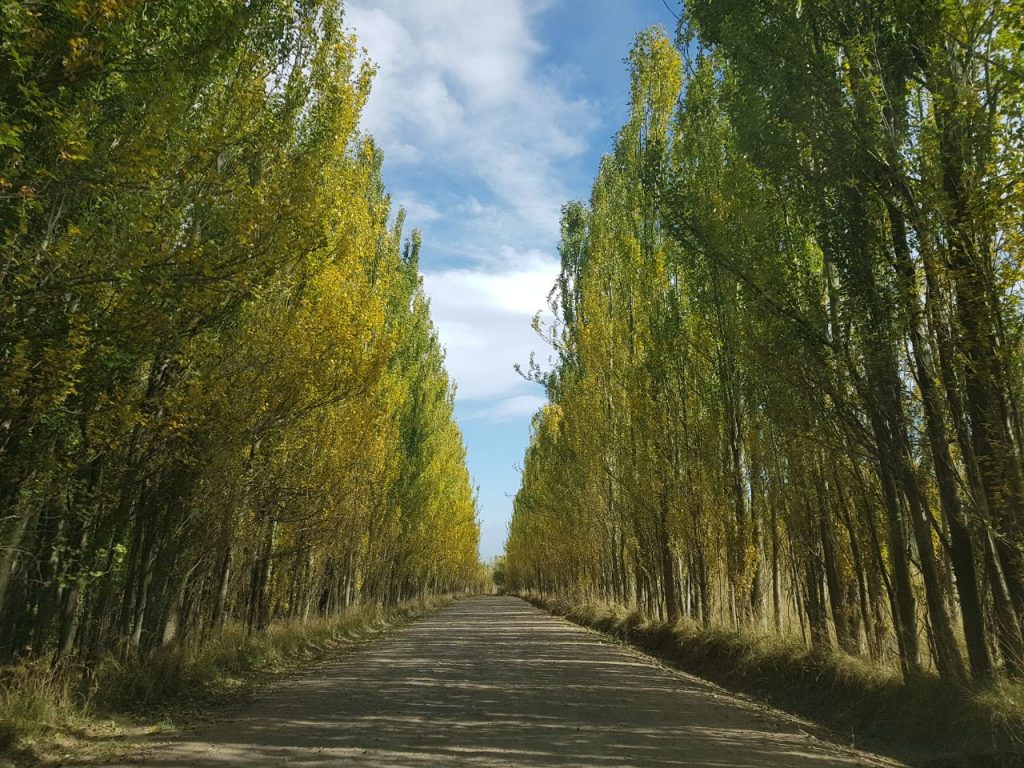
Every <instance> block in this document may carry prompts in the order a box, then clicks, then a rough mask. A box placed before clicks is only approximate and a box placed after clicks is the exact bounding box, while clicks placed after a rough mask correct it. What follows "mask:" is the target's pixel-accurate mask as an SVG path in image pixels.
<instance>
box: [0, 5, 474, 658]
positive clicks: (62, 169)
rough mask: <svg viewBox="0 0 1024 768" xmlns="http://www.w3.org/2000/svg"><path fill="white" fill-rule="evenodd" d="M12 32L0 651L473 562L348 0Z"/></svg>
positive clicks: (95, 647)
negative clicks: (366, 118)
mask: <svg viewBox="0 0 1024 768" xmlns="http://www.w3.org/2000/svg"><path fill="white" fill-rule="evenodd" d="M0 30H2V34H0V200H2V207H0V233H2V238H3V250H2V255H0V302H2V303H0V316H2V319H0V656H2V657H6V658H12V657H24V656H25V655H45V654H52V655H56V656H57V657H62V656H66V655H69V654H74V655H78V656H79V657H83V658H92V657H95V656H97V655H100V654H104V653H108V652H117V653H121V654H124V655H130V656H137V655H139V654H143V655H144V654H147V653H149V652H152V651H153V650H154V649H157V648H160V647H161V646H167V645H169V644H179V645H180V644H182V643H200V642H202V641H203V640H204V639H205V638H207V637H210V636H211V635H213V634H216V633H217V632H218V631H219V630H220V628H221V627H222V625H223V624H224V623H225V622H226V621H228V620H237V621H241V622H244V624H245V626H246V627H247V629H248V630H249V631H260V630H262V629H264V628H265V627H266V626H267V624H268V622H270V621H271V620H272V619H274V618H278V617H288V618H297V619H305V618H306V617H307V616H310V615H311V614H320V615H330V614H332V613H334V612H337V611H339V610H341V609H342V608H344V607H345V606H348V605H350V604H352V603H355V602H357V601H361V602H373V603H391V602H395V601H399V600H402V599H406V598H412V597H415V596H418V595H423V594H425V593H439V592H444V591H446V590H454V589H461V588H464V587H465V586H467V585H468V584H470V583H471V582H472V581H473V580H474V579H475V578H477V570H478V564H477V541H478V535H479V534H478V526H477V522H476V502H475V498H474V495H473V491H472V488H471V485H470V479H469V476H468V473H467V470H466V466H465V451H464V448H463V443H462V438H461V435H460V433H459V430H458V428H457V427H456V426H455V423H454V421H453V418H452V397H453V394H452V387H451V386H450V384H449V381H448V378H447V375H446V373H445V370H444V365H443V353H442V350H441V348H440V346H439V344H438V341H437V337H436V334H435V332H434V329H433V326H432V324H431V320H430V314H429V307H428V304H427V301H426V299H425V297H424V295H423V292H422V289H421V286H420V278H419V274H418V265H417V260H418V254H419V249H420V241H419V237H418V235H417V234H416V233H413V235H412V236H411V238H409V239H407V240H405V241H404V243H403V234H402V222H403V215H402V213H401V212H399V213H398V214H397V215H396V216H394V217H392V211H391V206H390V201H389V198H388V196H387V194H386V192H385V190H384V188H383V185H382V182H381V174H380V164H381V158H380V153H379V151H378V150H377V148H376V147H375V146H374V144H373V142H372V140H371V139H369V138H368V137H366V136H364V135H362V134H360V132H359V131H358V129H357V122H358V119H359V114H360V110H361V108H362V106H363V104H364V102H365V100H366V97H367V94H368V90H369V87H370V82H371V79H372V75H373V70H372V67H371V66H370V65H369V64H368V63H367V62H366V61H365V59H364V58H363V56H362V55H361V54H360V53H359V51H358V48H357V42H356V40H355V39H354V38H353V37H352V36H351V35H349V34H348V33H346V31H345V30H344V28H343V20H342V7H341V4H340V2H337V1H335V0H309V1H308V2H307V1H306V0H253V1H252V2H248V1H246V2H242V1H241V0H237V1H236V0H224V1H223V2H206V1H205V0H203V1H198V0H167V1H166V2H163V1H162V2H159V3H143V2H137V0H104V2H77V3H63V2H39V3H24V2H21V1H20V0H3V2H0ZM392 219H397V222H395V223H389V222H390V221H392Z"/></svg>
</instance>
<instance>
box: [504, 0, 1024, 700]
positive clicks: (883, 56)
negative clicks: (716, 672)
mask: <svg viewBox="0 0 1024 768" xmlns="http://www.w3.org/2000/svg"><path fill="white" fill-rule="evenodd" d="M685 5H686V13H685V15H684V18H683V21H682V22H681V24H680V28H679V30H678V34H677V42H678V45H679V51H678V52H676V51H674V50H673V48H672V46H671V45H670V43H669V41H668V38H667V36H666V35H665V34H664V33H663V32H661V31H658V30H656V29H654V30H648V31H645V32H643V33H641V34H639V35H638V36H637V39H636V43H635V46H634V48H633V51H632V53H631V54H630V56H629V59H628V64H629V66H630V71H631V75H632V85H631V90H630V95H631V109H630V114H629V119H628V121H627V122H626V124H625V125H624V126H623V128H622V129H621V130H620V132H619V134H618V135H617V137H616V142H615V146H614V150H613V152H612V153H611V154H609V155H608V156H606V157H605V158H604V159H603V161H602V164H601V167H600V170H599V172H598V175H597V178H596V180H595V183H594V187H593V190H592V193H591V198H590V201H589V204H588V205H583V204H582V203H571V204H570V205H568V206H566V208H565V209H564V210H563V222H562V243H561V248H560V253H561V257H562V273H561V275H560V277H559V279H558V282H557V283H556V286H555V290H554V291H553V292H552V310H553V312H554V314H555V316H556V318H557V320H556V322H555V324H554V326H553V327H552V328H551V329H545V335H546V336H547V337H549V338H550V339H552V341H553V342H554V346H555V348H556V350H557V352H558V364H557V366H556V368H555V370H553V371H550V372H542V371H539V372H535V378H536V379H537V380H538V381H540V382H542V383H544V384H545V385H546V387H547V391H548V396H549V400H550V403H549V404H548V405H546V406H545V407H544V408H543V409H542V410H541V411H540V412H539V413H538V414H537V415H536V417H535V419H534V424H533V435H532V440H531V444H530V446H529V448H528V449H527V453H526V458H525V462H524V470H523V483H522V487H521V489H520V491H519V493H518V494H517V496H516V500H515V506H514V515H513V519H512V523H511V526H510V533H509V540H508V544H507V549H506V552H507V573H508V584H509V588H510V589H512V590H520V589H529V590H537V591H540V592H542V593H545V594H553V595H562V596H568V597H571V598H573V599H586V600H601V601H607V602H613V603H616V604H619V605H622V606H626V607H627V608H628V609H629V610H631V611H640V612H641V613H642V614H643V615H645V616H647V617H660V618H663V619H668V620H670V621H674V620H675V619H677V618H679V617H681V616H686V617H690V618H692V619H695V620H696V621H698V622H699V623H700V624H702V625H703V626H705V627H708V628H710V627H715V626H724V627H730V628H732V629H734V630H740V629H751V628H757V629H764V628H767V627H769V626H770V627H771V628H772V629H773V630H774V631H775V632H776V633H777V634H778V635H780V636H782V637H784V638H790V637H792V636H797V635H798V636H799V637H800V639H801V644H802V645H804V646H809V647H810V648H811V649H813V650H814V651H816V652H822V653H824V652H827V651H831V650H833V649H834V648H836V647H838V648H839V649H840V650H841V651H842V652H844V653H845V654H846V655H848V656H851V657H858V658H861V657H863V658H867V659H870V660H871V661H873V662H875V663H880V664H888V663H890V661H893V662H898V664H899V667H900V669H901V671H902V673H903V676H904V677H905V678H906V679H907V680H908V681H909V680H915V679H918V678H920V677H921V675H922V673H924V672H928V671H934V672H935V673H937V675H938V676H939V677H940V678H941V679H942V680H943V681H944V682H945V683H948V684H951V685H954V686H959V685H979V686H983V685H986V684H989V683H990V682H991V681H992V680H993V679H998V678H1001V677H1002V678H1019V677H1020V676H1021V675H1022V674H1024V672H1022V670H1024V666H1022V664H1024V633H1022V630H1021V628H1022V627H1024V524H1022V521H1024V451H1022V450H1021V446H1022V445H1024V441H1022V439H1021V436H1022V435H1024V428H1022V422H1021V419H1020V415H1019V414H1020V402H1021V390H1020V382H1021V380H1022V379H1021V377H1020V375H1019V371H1020V370H1021V368H1020V366H1021V364H1022V362H1024V348H1022V339H1024V337H1022V335H1021V329H1022V315H1021V307H1020V303H1019V300H1018V296H1017V294H1018V293H1019V279H1018V277H1019V267H1020V260H1021V255H1022V252H1021V249H1020V242H1021V241H1020V238H1019V230H1020V221H1021V214H1022V210H1021V207H1020V200H1019V199H1018V196H1017V195H1016V193H1015V191H1011V190H1016V189H1017V187H1019V186H1020V185H1019V180H1020V178H1021V176H1020V174H1021V170H1022V166H1021V151H1022V149H1024V145H1022V143H1021V141H1022V138H1024V134H1022V133H1021V130H1020V127H1021V124H1020V120H1019V119H1017V117H1015V116H1017V115H1019V114H1020V111H1021V109H1022V104H1024V80H1022V79H1021V78H1019V77H1017V75H1018V74H1019V72H1020V68H1019V64H1020V55H1019V45H1018V42H1019V39H1020V38H1019V35H1020V29H1021V17H1020V15H1019V14H1018V15H1014V14H1013V13H1012V11H1010V10H1008V8H1007V6H1006V4H1005V3H996V2H991V1H990V0H978V1H977V2H974V1H973V0H972V2H966V3H958V4H949V3H941V2H937V3H922V4H917V5H914V6H913V7H911V6H907V5H905V4H899V3H870V4H863V3H849V2H843V0H836V1H835V2H831V1H829V2H813V3H807V2H805V3H798V4H796V5H795V7H794V4H793V3H791V2H781V1H780V2H767V3H756V4H752V3H744V2H733V0H700V1H699V2H692V3H686V4H685ZM1011 275H1012V276H1011Z"/></svg>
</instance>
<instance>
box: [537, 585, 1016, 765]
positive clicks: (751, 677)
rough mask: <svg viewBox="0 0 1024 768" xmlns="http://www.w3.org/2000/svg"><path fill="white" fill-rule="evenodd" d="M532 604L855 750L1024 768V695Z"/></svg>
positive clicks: (1008, 687)
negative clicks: (795, 718)
mask: <svg viewBox="0 0 1024 768" xmlns="http://www.w3.org/2000/svg"><path fill="white" fill-rule="evenodd" d="M520 597H523V598H524V599H526V600H528V601H529V602H531V603H533V604H534V605H537V606H539V607H541V608H544V609H545V610H547V611H549V612H551V613H554V614H556V615H559V616H563V617H565V618H567V619H569V620H570V621H572V622H574V623H576V624H580V625H582V626H586V627H590V628H592V629H595V630H597V631H599V632H602V633H604V634H606V635H610V636H611V637H614V638H616V639H618V640H620V641H622V642H625V643H627V644H629V645H631V646H634V647H636V648H639V649H641V650H643V651H645V652H647V653H649V654H651V655H652V656H655V657H657V658H659V659H662V660H664V661H666V662H668V663H669V664H671V665H672V666H674V667H677V668H679V669H682V670H684V671H687V672H691V673H693V674H696V675H698V676H700V677H703V678H706V679H708V680H712V681H714V682H716V683H718V684H720V685H722V686H724V687H725V688H727V689H730V690H733V691H737V692H741V693H744V694H748V695H751V696H753V697H756V698H758V699H761V700H763V701H766V702H768V703H770V704H772V705H774V706H776V707H778V708H780V709H783V710H785V711H788V712H791V713H793V714H796V715H799V716H801V717H803V718H805V719H807V720H810V721H812V722H816V723H820V724H822V725H825V726H827V727H828V728H829V730H831V731H832V733H833V735H834V737H835V738H837V739H841V740H842V741H844V742H845V743H847V744H851V745H853V746H864V747H868V748H872V749H876V750H879V751H886V752H889V753H890V754H892V755H893V756H895V757H898V758H900V759H902V760H906V761H908V762H910V763H911V764H913V765H926V766H929V767H930V768H931V767H934V768H939V767H940V766H941V767H943V768H946V767H948V768H954V767H956V768H959V767H960V766H972V767H973V766H979V767H980V766H986V767H990V766H999V767H1000V768H1003V767H1004V766H1022V765H1024V685H1021V684H1018V683H1010V682H1006V681H1002V682H999V683H995V684H992V685H990V686H985V687H980V688H977V689H971V690H965V689H961V688H956V687H953V686H949V685H945V684H943V683H941V682H940V681H939V679H938V678H937V677H936V676H934V675H927V674H925V675H921V676H920V677H919V678H916V679H914V680H912V681H907V682H905V681H904V680H903V678H902V675H901V674H900V672H899V670H897V669H894V668H891V667H886V666H880V665H876V664H872V663H870V662H868V661H867V660H865V659H860V658H854V657H851V656H847V655H845V654H841V653H827V654H826V653H820V652H814V651H811V650H809V649H807V648H806V646H804V644H803V643H802V642H801V641H800V640H799V638H785V637H778V636H770V635H764V634H754V633H749V632H738V631H734V630H728V629H721V628H710V629H708V628H704V627H703V626H701V625H700V624H698V623H696V622H693V621H686V620H684V621H680V622H677V623H675V624H669V623H667V622H662V621H652V620H650V619H647V618H645V617H644V616H643V615H642V614H641V613H639V612H637V611H629V610H626V609H624V608H622V607H620V606H611V605H606V604H601V603H592V602H573V601H570V600H566V599H564V598H552V597H546V596H541V595H537V594H523V595H520Z"/></svg>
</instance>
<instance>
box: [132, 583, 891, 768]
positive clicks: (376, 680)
mask: <svg viewBox="0 0 1024 768" xmlns="http://www.w3.org/2000/svg"><path fill="white" fill-rule="evenodd" d="M129 765H130V766H133V768H134V766H146V767H147V768H234V767H236V766H237V767H238V768H242V767H243V766H244V767H245V768H249V767H253V768H263V766H280V765H285V766H301V767H302V768H319V767H320V766H324V767H328V766H330V767H333V766H356V767H358V768H397V767H399V766H401V767H403V768H404V767H408V768H418V767H419V766H443V767H445V768H447V767H448V766H451V767H452V768H456V767H461V766H467V767H468V766H475V767H476V768H492V767H493V768H499V767H502V768H504V767H505V766H538V767H543V768H546V767H547V766H559V767H560V768H566V767H569V766H571V767H573V768H576V767H578V768H597V767H600V766H616V768H623V767H625V766H636V767H637V768H646V766H651V767H652V768H661V767H662V766H733V767H734V768H748V767H749V768H762V767H764V768H767V767H768V766H778V767H780V768H781V767H783V766H784V767H785V768H832V767H833V766H856V765H875V766H880V765H894V764H893V763H890V762H887V761H883V760H881V759H880V758H875V757H873V756H871V755H868V754H865V753H862V752H856V751H854V750H851V749H846V748H844V747H840V746H837V745H833V744H831V743H828V742H825V741H821V740H818V739H815V738H814V737H812V736H809V735H808V734H806V733H804V732H803V730H802V729H801V728H800V727H799V725H798V724H797V723H796V722H794V721H792V720H789V719H787V718H783V717H779V716H778V715H774V714H772V713H771V712H770V711H769V710H766V709H764V708H759V707H757V706H754V705H752V704H749V703H746V702H744V701H741V700H739V699H736V698H733V697H732V696H730V695H728V694H725V693H723V692H722V691H721V690H719V689H717V688H714V687H712V686H710V685H707V684H705V683H703V682H701V681H699V680H697V679H696V678H692V677H689V676H687V675H683V674H680V673H677V672H673V671H671V670H667V669H664V668H662V667H661V666H659V665H657V664H656V663H654V662H652V661H650V660H648V659H647V658H646V657H643V656H641V655H639V654H635V653H633V652H631V651H629V650H627V649H625V648H622V647H620V646H618V645H616V644H613V643H610V642H607V641H604V640H602V639H601V638H600V636H598V635H596V634H594V633H592V632H589V631H587V630H585V629H581V628H580V627H577V626H574V625H572V624H570V623H568V622H566V621H564V620H562V619H557V618H553V617H551V616H549V615H547V614H546V613H544V612H542V611H540V610H538V609H536V608H533V607H532V606H530V605H528V604H526V603H524V602H522V601H521V600H518V599H516V598H512V597H491V596H487V597H476V598H471V599H466V600H462V601H460V602H457V603H455V604H454V605H452V606H450V607H448V608H446V609H444V610H442V611H439V612H437V613H435V614H433V615H432V616H430V617H428V618H426V619H422V620H420V621H417V622H415V623H413V624H411V625H409V626H407V627H405V628H404V629H402V630H400V631H398V632H395V633H394V634H392V635H390V636H389V637H387V638H386V639H383V640H381V641H379V642H377V643H374V644H373V645H371V646H369V647H366V648H363V649H361V650H359V651H355V652H353V653H350V654H347V655H344V656H342V657H340V658H338V659H337V660H335V661H332V662H329V663H327V664H324V665H321V666H319V667H317V668H316V669H315V670H313V671H311V672H309V673H307V674H305V675H303V676H301V677H297V678H294V679H292V680H290V681H288V682H285V683H282V684H279V685H276V686H274V687H273V688H270V689H266V690H264V691H262V692H261V693H260V694H259V695H258V696H257V697H256V698H255V699H254V700H253V701H251V702H249V703H248V704H247V705H246V706H245V707H243V708H242V709H241V710H239V711H238V712H236V713H234V714H233V715H231V716H230V718H229V719H226V720H222V721H220V722H217V723H214V724H210V725H206V726H203V727H202V728H200V729H198V730H195V731H192V732H189V733H187V734H185V735H184V736H182V737H181V738H179V739H177V740H175V741H172V742H170V743H167V744H163V745H160V746H156V747H154V748H153V749H152V750H151V751H150V752H149V754H148V755H147V756H146V757H144V758H142V759H140V760H139V761H136V762H130V763H125V764H123V766H122V768H127V766H129Z"/></svg>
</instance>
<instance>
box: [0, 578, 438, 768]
mask: <svg viewBox="0 0 1024 768" xmlns="http://www.w3.org/2000/svg"><path fill="white" fill-rule="evenodd" d="M451 602H452V599H451V598H442V597H439V598H431V599H427V600H418V601H412V602H408V603H403V604H401V605H398V606H394V607H390V608H380V607H357V608H353V609H351V610H349V611H347V612H345V613H344V614H341V615H340V616H336V617H333V618H330V619H317V620H313V621H309V622H307V623H305V624H301V623H297V622H295V623H292V622H281V623H276V624H273V625H271V627H270V628H269V629H268V631H267V632H266V633H265V634H263V635H259V636H253V637H246V636H245V634H244V632H243V631H242V629H241V628H240V627H235V626H229V627H227V628H225V630H224V632H223V633H222V634H221V636H220V637H219V638H217V639H216V640H214V641H212V642H210V643H208V644H206V645H205V646H203V647H202V648H199V649H195V650H189V651H171V652H167V653H161V654H157V655H155V656H153V657H150V658H148V659H146V660H145V661H137V662H136V661H133V662H130V663H124V662H119V661H117V660H116V659H114V658H108V659H104V660H103V661H101V662H100V663H99V664H97V665H96V666H95V667H94V668H91V669H86V668H83V667H81V666H73V665H70V664H68V665H64V666H58V667H56V668H54V667H53V666H51V665H49V664H47V663H44V662H40V661H33V662H30V663H23V664H18V665H13V666H8V667H3V668H0V768H8V766H14V767H20V766H30V765H32V766H42V765H68V764H74V763H85V762H91V761H94V760H105V759H110V758H112V757H114V756H117V755H119V754H122V753H124V752H125V751H127V750H130V749H132V748H134V747H135V746H137V745H138V743H139V742H140V741H141V740H142V739H143V738H145V737H146V736H150V735H153V734H157V733H166V732H171V731H174V730H177V729H178V728H180V727H181V726H182V725H183V724H187V723H189V722H193V721H196V720H198V719H201V718H202V717H203V716H204V715H207V714H209V713H210V712H212V711H213V710H215V709H216V708H218V707H220V706H223V705H224V704H227V703H229V702H232V701H236V700H237V699H238V695H239V694H240V693H242V694H244V693H246V692H248V691H250V690H252V689H253V688H255V687H257V686H258V685H260V684H263V683H266V682H268V681H269V680H272V679H274V678H275V677H277V676H280V675H283V674H288V673H292V672H295V671H297V670H299V669H302V668H304V667H307V666H309V665H311V664H314V663H316V662H319V661H323V660H325V659H328V658H331V657H334V656H337V655H338V654H340V653H343V652H345V651H348V650H351V649H354V648H358V647H361V646H363V645H365V644H366V643H367V642H369V641H370V640H373V639H376V638H379V637H380V636H381V635H382V634H385V633H387V632H389V631H391V630H393V629H395V628H396V627H398V626H400V625H402V624H405V623H407V622H408V621H411V620H413V619H416V618H419V617H420V616H423V615H425V614H427V613H430V612H432V611H434V610H437V609H438V608H441V607H443V606H444V605H448V604H450V603H451Z"/></svg>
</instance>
